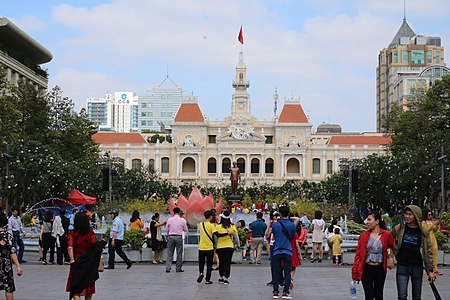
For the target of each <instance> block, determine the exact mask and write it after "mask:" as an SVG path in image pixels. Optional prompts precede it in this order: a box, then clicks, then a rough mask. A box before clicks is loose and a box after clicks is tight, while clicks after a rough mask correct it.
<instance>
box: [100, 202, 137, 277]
mask: <svg viewBox="0 0 450 300" xmlns="http://www.w3.org/2000/svg"><path fill="white" fill-rule="evenodd" d="M109 213H110V215H111V219H112V224H111V229H110V232H109V243H108V256H109V258H108V266H107V267H105V269H114V259H115V256H116V255H115V254H116V253H117V255H119V256H120V258H122V259H123V261H124V262H125V263H126V264H127V269H129V268H131V265H132V262H131V261H130V260H129V259H128V257H127V255H126V254H125V253H124V252H123V250H122V244H123V236H124V232H125V226H124V224H123V221H122V219H121V218H120V217H119V210H117V209H115V208H113V209H111V211H110V212H109Z"/></svg>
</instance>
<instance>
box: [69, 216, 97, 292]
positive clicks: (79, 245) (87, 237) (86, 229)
mask: <svg viewBox="0 0 450 300" xmlns="http://www.w3.org/2000/svg"><path fill="white" fill-rule="evenodd" d="M96 242H97V239H96V237H95V233H94V231H93V230H92V229H91V226H90V223H89V217H88V216H86V215H85V214H84V213H77V214H76V215H75V220H74V230H72V231H70V232H69V237H68V241H67V250H68V252H69V257H70V263H71V264H72V263H74V262H75V261H76V260H77V259H78V258H79V257H80V256H81V255H83V254H84V253H86V252H87V251H88V248H89V246H91V245H92V244H95V243H96ZM71 274H72V272H69V278H68V279H67V286H66V291H67V292H70V279H71V277H72V276H71ZM94 293H95V283H93V284H91V285H90V286H88V287H87V288H86V289H85V290H83V292H81V293H79V294H77V293H76V294H74V295H73V296H74V299H75V300H79V299H80V297H81V296H84V297H85V299H86V300H90V299H92V295H93V294H94Z"/></svg>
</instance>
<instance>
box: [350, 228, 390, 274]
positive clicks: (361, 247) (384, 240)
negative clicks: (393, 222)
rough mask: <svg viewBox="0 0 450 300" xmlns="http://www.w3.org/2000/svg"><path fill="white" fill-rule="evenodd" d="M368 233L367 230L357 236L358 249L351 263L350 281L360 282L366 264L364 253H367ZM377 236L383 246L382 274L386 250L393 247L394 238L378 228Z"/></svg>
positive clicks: (385, 261) (385, 266)
mask: <svg viewBox="0 0 450 300" xmlns="http://www.w3.org/2000/svg"><path fill="white" fill-rule="evenodd" d="M370 233H371V232H370V231H369V230H367V231H365V232H363V233H362V234H361V235H360V236H359V240H358V247H357V248H356V255H355V262H354V263H353V268H352V279H353V280H361V278H362V273H363V271H364V266H365V264H366V251H367V243H368V242H369V238H370ZM379 234H380V235H381V237H380V241H381V245H382V246H383V268H384V273H386V270H387V250H388V248H392V247H394V237H393V236H392V234H391V233H390V232H389V231H387V230H384V229H381V228H380V232H379Z"/></svg>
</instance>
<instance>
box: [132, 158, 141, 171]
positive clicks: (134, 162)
mask: <svg viewBox="0 0 450 300" xmlns="http://www.w3.org/2000/svg"><path fill="white" fill-rule="evenodd" d="M141 168H142V160H140V159H139V158H135V159H133V160H131V170H134V171H140V170H141Z"/></svg>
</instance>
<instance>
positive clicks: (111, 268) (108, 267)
mask: <svg viewBox="0 0 450 300" xmlns="http://www.w3.org/2000/svg"><path fill="white" fill-rule="evenodd" d="M105 270H114V267H110V266H107V267H105Z"/></svg>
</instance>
